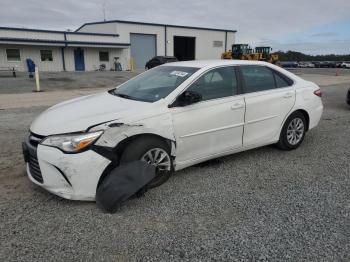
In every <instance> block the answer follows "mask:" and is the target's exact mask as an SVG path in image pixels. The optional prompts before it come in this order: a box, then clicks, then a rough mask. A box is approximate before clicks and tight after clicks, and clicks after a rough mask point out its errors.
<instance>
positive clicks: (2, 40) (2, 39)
mask: <svg viewBox="0 0 350 262" xmlns="http://www.w3.org/2000/svg"><path fill="white" fill-rule="evenodd" d="M0 42H24V43H25V42H28V43H42V44H61V45H64V46H68V45H96V46H115V47H118V46H130V43H105V42H84V41H67V40H64V41H60V40H44V39H26V38H12V37H0Z"/></svg>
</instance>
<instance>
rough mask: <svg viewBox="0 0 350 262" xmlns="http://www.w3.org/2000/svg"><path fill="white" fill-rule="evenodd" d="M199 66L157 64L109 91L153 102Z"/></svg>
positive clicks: (117, 94)
mask: <svg viewBox="0 0 350 262" xmlns="http://www.w3.org/2000/svg"><path fill="white" fill-rule="evenodd" d="M198 69H199V68H194V67H181V66H159V67H156V68H154V69H152V70H150V71H147V72H145V73H143V74H142V75H139V76H137V77H135V78H133V79H131V80H129V81H128V82H126V83H125V84H122V85H121V86H119V87H118V88H116V89H113V90H112V91H111V92H110V93H111V94H113V95H116V96H120V97H123V98H126V99H132V100H137V101H144V102H155V101H158V100H159V99H162V98H164V97H166V96H168V95H169V94H170V93H171V92H172V91H174V90H175V89H176V88H177V87H178V86H179V85H181V84H182V83H183V82H184V81H185V80H186V79H187V78H189V77H190V76H191V75H193V73H195V72H196V71H197V70H198Z"/></svg>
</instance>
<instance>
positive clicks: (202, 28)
mask: <svg viewBox="0 0 350 262" xmlns="http://www.w3.org/2000/svg"><path fill="white" fill-rule="evenodd" d="M110 23H123V24H140V25H150V26H164V27H178V28H187V29H197V30H210V31H220V32H232V33H236V32H237V30H231V29H220V28H208V27H196V26H184V25H169V24H159V23H149V22H134V21H126V20H107V21H99V22H89V23H85V24H83V25H82V26H80V27H79V28H78V29H77V30H75V32H78V31H79V30H80V29H82V28H83V27H85V26H87V25H98V24H110Z"/></svg>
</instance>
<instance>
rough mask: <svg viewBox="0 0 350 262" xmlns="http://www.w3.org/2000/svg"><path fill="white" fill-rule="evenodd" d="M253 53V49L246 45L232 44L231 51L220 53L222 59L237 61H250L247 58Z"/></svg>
mask: <svg viewBox="0 0 350 262" xmlns="http://www.w3.org/2000/svg"><path fill="white" fill-rule="evenodd" d="M252 53H253V49H252V48H251V47H250V46H249V45H248V44H234V45H232V50H229V51H226V52H224V53H222V55H221V58H222V59H239V60H251V59H249V56H250V55H251V54H252Z"/></svg>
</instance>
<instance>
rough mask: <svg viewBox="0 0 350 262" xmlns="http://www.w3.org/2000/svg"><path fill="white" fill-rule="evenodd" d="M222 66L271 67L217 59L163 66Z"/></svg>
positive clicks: (249, 62)
mask: <svg viewBox="0 0 350 262" xmlns="http://www.w3.org/2000/svg"><path fill="white" fill-rule="evenodd" d="M221 65H271V64H269V63H266V62H261V61H247V60H231V59H216V60H191V61H181V62H173V63H169V64H165V65H162V66H185V67H196V68H206V67H216V66H221Z"/></svg>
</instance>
